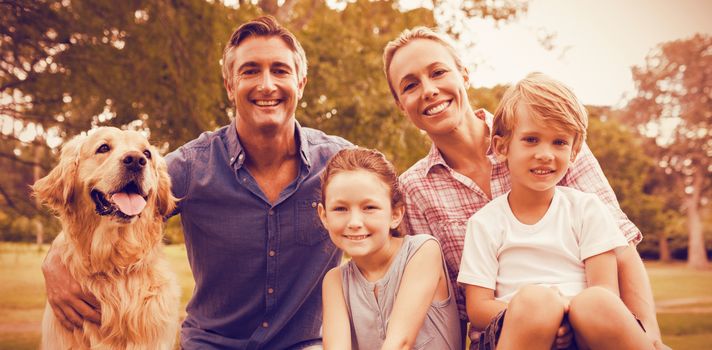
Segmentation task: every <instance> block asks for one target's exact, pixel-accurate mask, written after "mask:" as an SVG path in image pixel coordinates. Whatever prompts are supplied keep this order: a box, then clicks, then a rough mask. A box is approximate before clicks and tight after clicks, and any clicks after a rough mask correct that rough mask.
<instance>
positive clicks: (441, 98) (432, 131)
mask: <svg viewBox="0 0 712 350" xmlns="http://www.w3.org/2000/svg"><path fill="white" fill-rule="evenodd" d="M383 60H384V71H385V74H386V79H387V81H388V85H389V87H390V89H391V93H392V94H393V97H394V99H395V103H396V105H397V106H398V108H399V109H400V110H401V111H402V112H403V113H404V114H405V115H406V116H407V117H408V118H409V119H410V120H411V122H412V123H413V124H414V125H415V126H417V127H418V128H420V129H421V130H423V131H424V132H425V133H427V134H428V137H430V139H431V140H432V142H433V145H432V147H431V149H430V152H429V154H428V155H427V156H426V157H425V158H423V159H421V160H420V161H418V162H416V163H415V164H414V165H413V166H412V167H411V168H410V169H408V170H407V171H406V172H405V173H403V174H402V175H401V177H400V180H401V185H402V187H403V191H404V193H405V195H406V213H407V214H406V218H405V222H406V225H407V227H408V232H409V233H410V234H420V233H427V234H431V235H433V236H435V237H436V238H438V240H440V242H441V244H442V248H443V253H444V255H445V260H446V263H447V268H448V270H449V276H450V278H451V283H452V285H453V286H457V284H456V282H455V279H456V276H457V275H458V271H459V266H460V259H461V256H462V249H463V244H464V236H465V225H466V222H467V219H468V218H469V217H470V216H472V214H474V213H475V212H477V211H478V210H479V209H480V208H482V207H483V206H484V205H485V204H487V203H488V202H489V201H490V200H492V198H494V197H497V196H500V195H503V194H505V193H506V192H507V191H508V190H509V189H510V182H509V171H508V169H507V167H506V164H505V163H504V162H498V161H497V159H495V157H494V156H493V155H492V152H491V150H490V148H489V146H490V129H491V126H492V115H491V114H490V113H488V112H487V111H485V110H482V109H478V110H473V109H472V107H471V106H470V104H469V101H468V98H467V88H468V87H469V76H468V73H467V69H466V68H465V67H464V65H463V64H462V60H461V59H460V58H459V56H458V55H457V53H456V51H455V49H454V48H453V46H452V45H450V44H449V43H448V42H447V40H446V39H445V38H444V37H443V36H441V35H439V34H437V33H435V32H433V31H432V30H430V29H428V28H424V27H416V28H413V29H410V30H405V31H404V32H403V33H401V35H400V36H399V37H398V38H396V39H395V40H393V41H391V42H389V43H388V44H387V45H386V48H385V49H384V54H383ZM559 185H562V186H570V187H574V188H576V189H579V190H581V191H584V192H590V193H595V194H597V195H598V196H599V197H600V198H601V200H603V202H604V203H606V204H607V205H608V207H609V209H610V210H611V212H612V213H613V214H614V216H615V217H616V220H617V223H618V226H619V227H620V229H621V231H622V232H623V234H624V235H625V237H626V239H627V240H628V242H629V244H630V245H629V246H628V247H627V248H626V249H623V250H622V251H621V252H619V253H617V260H618V267H619V280H621V292H622V298H623V300H624V301H625V303H626V305H627V306H628V307H629V308H630V310H631V311H632V312H633V313H634V314H635V315H636V316H637V317H638V318H639V319H640V320H641V321H642V323H643V325H644V327H645V329H646V330H647V331H648V335H649V336H650V337H651V339H653V340H654V341H655V343H656V346H659V347H664V345H662V342H661V341H660V331H659V327H658V323H657V320H656V318H655V311H654V304H653V298H652V292H651V289H650V282H649V281H648V277H647V274H646V272H645V267H644V266H643V264H642V261H641V260H640V257H639V255H638V254H637V252H636V251H635V244H637V243H638V242H640V240H641V239H642V235H641V233H640V231H639V230H638V228H637V227H635V225H634V224H633V223H632V222H630V220H629V219H628V218H627V216H626V215H625V213H623V212H622V211H621V210H620V207H619V205H618V202H617V199H616V197H615V194H614V193H613V190H612V189H611V187H610V185H609V184H608V181H607V180H606V178H605V176H604V175H603V171H602V170H601V167H600V165H599V164H598V161H597V160H596V158H595V157H594V156H593V154H592V153H591V151H590V149H589V148H588V146H587V145H586V144H583V147H582V148H581V151H580V153H579V154H578V156H577V158H576V161H575V162H574V164H573V165H572V166H571V168H570V169H569V171H568V172H567V174H566V175H565V177H564V178H563V180H561V182H560V183H559ZM457 290H458V291H457V293H456V296H457V302H458V308H459V310H460V319H461V320H462V327H463V329H464V327H465V324H466V322H467V315H466V313H465V298H464V294H463V289H462V288H457ZM563 336H570V333H569V334H566V335H563ZM470 338H471V339H472V340H473V344H476V343H477V340H478V337H477V336H476V335H475V334H470Z"/></svg>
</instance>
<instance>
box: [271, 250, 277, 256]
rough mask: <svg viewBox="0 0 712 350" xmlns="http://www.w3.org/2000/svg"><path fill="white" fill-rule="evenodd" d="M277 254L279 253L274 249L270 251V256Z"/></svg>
mask: <svg viewBox="0 0 712 350" xmlns="http://www.w3.org/2000/svg"><path fill="white" fill-rule="evenodd" d="M275 255H277V253H276V252H275V251H274V250H270V251H269V256H275Z"/></svg>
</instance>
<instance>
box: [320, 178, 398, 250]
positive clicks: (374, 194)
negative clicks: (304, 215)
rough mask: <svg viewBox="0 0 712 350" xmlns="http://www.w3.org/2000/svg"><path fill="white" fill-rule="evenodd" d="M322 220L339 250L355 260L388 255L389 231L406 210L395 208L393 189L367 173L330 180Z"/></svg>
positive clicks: (325, 190)
mask: <svg viewBox="0 0 712 350" xmlns="http://www.w3.org/2000/svg"><path fill="white" fill-rule="evenodd" d="M324 192H325V193H324V195H325V197H324V198H325V199H324V203H323V204H319V217H320V218H321V221H322V223H323V224H324V227H326V229H327V230H328V231H329V236H330V237H331V240H332V241H333V242H334V244H335V245H336V246H337V247H339V249H341V250H343V251H344V252H346V253H348V254H349V255H350V256H351V257H352V258H362V257H369V256H374V255H375V254H378V253H379V252H384V251H386V249H384V248H386V247H388V244H389V243H390V240H391V237H392V236H391V235H390V232H389V231H390V229H391V228H395V227H397V226H398V224H399V223H400V221H401V220H402V219H403V213H404V209H403V207H402V206H401V207H398V208H392V207H391V196H390V188H389V187H388V185H387V184H386V183H384V182H383V180H381V179H380V178H379V177H378V176H376V175H375V174H373V173H371V172H369V171H366V170H355V171H343V172H339V173H336V174H335V175H333V176H331V178H330V179H329V183H328V184H327V185H326V187H325V189H324Z"/></svg>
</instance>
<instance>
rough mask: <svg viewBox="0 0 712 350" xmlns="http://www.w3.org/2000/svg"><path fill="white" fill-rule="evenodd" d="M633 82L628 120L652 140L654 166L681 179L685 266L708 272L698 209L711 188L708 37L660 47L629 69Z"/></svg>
mask: <svg viewBox="0 0 712 350" xmlns="http://www.w3.org/2000/svg"><path fill="white" fill-rule="evenodd" d="M633 78H634V80H635V83H636V87H637V90H638V93H637V96H636V97H635V98H634V99H632V100H631V101H630V103H629V105H628V111H629V118H630V119H631V120H632V121H633V122H636V123H639V124H640V125H642V126H641V127H640V130H641V132H642V133H643V134H644V135H647V136H649V137H652V138H655V139H656V142H657V145H658V146H659V149H658V150H657V152H656V154H655V156H656V158H657V159H656V160H657V161H658V164H659V165H660V166H661V167H662V168H664V169H665V172H666V174H668V175H672V177H673V178H675V179H679V181H676V183H674V184H673V187H672V188H671V190H673V191H676V193H677V194H678V195H679V196H680V197H681V198H683V200H682V209H683V210H684V212H685V213H686V215H687V226H688V233H689V246H688V264H689V265H690V266H691V267H695V268H703V267H706V266H707V265H708V264H709V263H708V260H707V252H706V250H705V242H704V235H703V227H702V217H701V207H702V206H704V204H705V202H706V201H707V199H706V198H708V197H709V195H710V189H712V177H711V176H710V173H712V129H710V127H711V126H712V125H710V122H711V121H712V37H710V36H707V35H700V34H698V35H695V36H693V37H691V38H689V39H685V40H678V41H672V42H668V43H664V44H661V45H660V46H658V47H657V48H656V49H655V50H654V51H652V52H651V54H650V55H648V57H647V58H646V62H645V64H644V65H642V66H640V67H634V68H633ZM665 130H672V131H671V132H670V133H669V134H666V133H665V132H664V131H665Z"/></svg>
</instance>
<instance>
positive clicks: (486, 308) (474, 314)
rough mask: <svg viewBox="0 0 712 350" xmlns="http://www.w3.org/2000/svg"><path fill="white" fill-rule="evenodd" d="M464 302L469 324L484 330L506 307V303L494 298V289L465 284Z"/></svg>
mask: <svg viewBox="0 0 712 350" xmlns="http://www.w3.org/2000/svg"><path fill="white" fill-rule="evenodd" d="M465 304H466V308H467V317H468V318H469V319H470V324H471V326H472V327H475V329H476V330H478V331H484V330H485V328H487V325H489V323H490V322H491V321H492V319H493V318H494V317H495V316H497V314H498V313H499V312H500V311H502V310H504V309H506V308H507V303H505V302H503V301H499V300H495V299H494V290H493V289H489V288H485V287H480V286H474V285H470V284H467V285H465Z"/></svg>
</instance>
